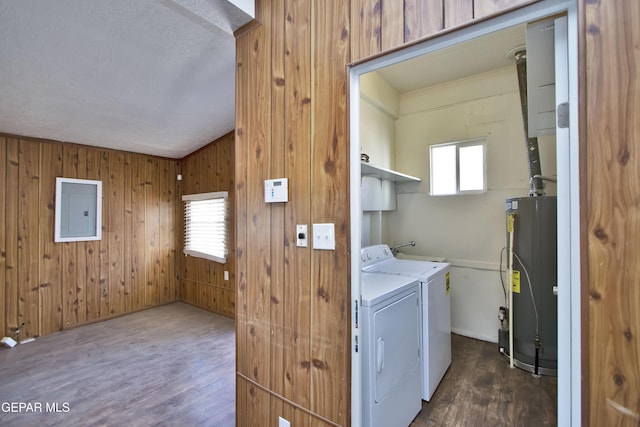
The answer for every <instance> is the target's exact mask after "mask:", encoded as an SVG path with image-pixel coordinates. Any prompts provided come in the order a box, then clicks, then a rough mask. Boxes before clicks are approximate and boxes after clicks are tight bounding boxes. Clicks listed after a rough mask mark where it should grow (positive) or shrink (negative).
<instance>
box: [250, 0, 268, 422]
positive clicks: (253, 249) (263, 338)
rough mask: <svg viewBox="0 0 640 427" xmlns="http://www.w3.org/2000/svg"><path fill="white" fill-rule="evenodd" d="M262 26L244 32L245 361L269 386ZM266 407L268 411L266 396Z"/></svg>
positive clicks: (265, 37) (252, 376)
mask: <svg viewBox="0 0 640 427" xmlns="http://www.w3.org/2000/svg"><path fill="white" fill-rule="evenodd" d="M262 14H263V15H262V19H263V21H262V22H263V26H262V27H259V28H257V29H256V30H255V31H252V32H251V33H250V35H249V36H250V39H251V42H250V43H251V46H252V50H251V51H250V57H249V70H248V76H247V80H248V81H249V82H251V84H249V85H248V88H249V90H250V93H249V94H248V96H249V98H250V99H251V100H252V103H253V106H252V107H251V108H249V109H248V110H247V123H248V126H247V129H246V132H247V141H248V143H249V149H248V151H247V154H248V156H247V159H246V160H245V161H246V162H247V163H248V171H247V172H248V174H247V193H246V196H247V200H248V202H247V210H248V212H247V216H248V217H249V221H248V223H247V234H248V236H251V237H250V239H251V244H249V245H247V247H246V253H247V258H248V259H249V260H251V262H249V263H248V264H247V321H248V322H247V323H248V324H247V327H248V329H249V334H248V336H247V358H248V371H247V374H248V376H249V378H250V379H252V380H254V381H256V382H258V383H259V384H264V385H267V384H269V383H270V378H271V377H270V375H271V357H270V356H271V352H270V348H269V347H270V335H271V331H270V326H271V325H270V301H271V298H270V295H271V239H272V234H271V230H270V224H271V209H270V207H269V206H268V205H267V204H265V203H264V190H263V186H264V180H265V179H268V178H275V177H274V176H272V175H271V167H270V162H269V160H270V154H271V122H270V121H271V117H272V115H271V80H272V76H271V61H270V57H271V55H270V53H271V52H270V49H271V38H270V30H271V28H270V27H271V26H272V24H271V14H270V10H269V8H264V9H263V10H262ZM266 408H267V410H268V398H267V405H266Z"/></svg>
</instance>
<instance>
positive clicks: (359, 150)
mask: <svg viewBox="0 0 640 427" xmlns="http://www.w3.org/2000/svg"><path fill="white" fill-rule="evenodd" d="M543 3H546V2H543ZM558 17H560V18H562V19H561V20H560V21H556V18H558ZM544 20H551V22H553V23H555V30H554V31H555V33H556V35H555V37H554V38H553V40H554V42H553V43H554V44H553V46H552V50H551V53H550V55H552V56H553V57H554V59H555V61H554V60H553V59H552V67H553V68H554V70H555V73H554V87H553V88H552V89H551V90H552V92H553V106H554V107H555V106H556V105H558V104H564V105H563V107H562V108H566V111H568V113H569V114H568V117H570V118H574V119H573V120H574V122H572V121H571V120H572V119H568V121H567V123H562V124H561V126H560V127H558V126H556V125H555V117H556V112H555V111H554V112H553V113H552V120H553V123H554V124H553V129H552V130H551V131H547V132H545V131H542V132H540V133H539V136H538V139H539V142H540V149H539V151H540V160H539V164H541V165H542V168H543V171H542V173H538V174H537V175H542V176H543V177H544V178H545V180H544V181H545V182H544V185H545V190H544V191H546V192H547V194H551V195H552V196H555V197H557V231H558V234H557V266H558V272H557V281H558V284H557V286H558V289H559V291H558V295H557V307H558V308H557V314H558V327H557V334H558V339H557V341H558V342H557V354H558V356H557V375H558V423H559V424H563V425H565V424H566V425H572V424H575V425H578V424H579V423H580V422H579V420H580V409H579V408H580V405H579V404H575V405H572V402H580V399H581V396H580V372H581V371H580V369H581V368H580V311H579V308H580V306H579V287H580V277H579V241H578V229H579V223H578V221H577V218H579V215H578V190H579V182H578V167H577V162H578V159H577V152H578V140H577V132H571V131H570V130H571V129H577V124H576V122H575V121H576V119H575V118H576V117H577V112H576V111H574V110H576V109H577V102H576V100H577V65H576V62H577V61H576V58H577V40H576V39H575V34H576V30H575V27H576V25H577V22H576V11H575V10H574V5H573V3H572V2H555V4H554V5H549V4H545V5H544V6H540V5H537V6H535V5H534V6H532V7H528V8H524V9H520V10H518V11H515V12H512V13H510V14H507V15H504V16H501V17H499V18H495V19H493V20H489V21H485V22H482V23H480V24H476V25H473V26H470V27H467V28H464V29H461V30H459V31H454V32H451V33H448V34H445V35H443V36H441V37H437V38H434V39H431V40H427V41H425V42H423V43H420V44H416V45H413V46H410V47H408V48H405V49H403V50H399V51H395V52H392V53H390V54H387V55H384V56H381V57H378V58H375V59H373V60H371V61H368V62H363V63H357V64H352V66H351V67H350V109H351V111H350V129H351V147H350V148H351V158H350V164H351V224H352V232H351V247H352V265H351V269H352V295H361V288H360V285H361V284H360V262H361V261H360V249H361V247H362V246H366V245H369V244H376V243H390V244H402V242H404V241H416V246H415V247H409V248H407V250H406V251H404V252H405V254H404V256H406V257H412V256H413V257H421V256H423V257H432V258H445V259H446V260H447V262H451V264H452V266H453V267H452V268H454V269H457V271H458V273H455V272H453V273H452V277H457V278H458V279H459V280H458V283H455V282H454V283H453V284H452V286H453V288H452V295H453V298H452V309H451V311H452V329H453V332H454V333H460V334H462V335H466V336H470V337H473V338H477V339H481V340H485V341H489V342H496V343H497V341H498V325H499V323H498V320H497V317H498V308H499V307H500V306H502V305H503V304H505V305H507V306H508V301H505V300H506V299H507V294H508V292H507V289H505V286H504V284H501V277H502V278H503V279H504V277H505V274H504V270H505V268H506V267H505V264H503V262H504V261H503V259H502V257H501V248H503V247H504V246H505V245H506V234H507V233H506V227H505V223H506V215H505V201H506V199H508V198H509V197H513V196H518V195H521V196H526V195H527V193H528V192H529V191H530V187H531V186H530V183H531V181H532V180H531V177H530V175H529V174H528V173H527V170H526V169H527V161H528V155H527V154H528V153H527V138H526V137H525V136H524V135H525V133H524V129H523V118H522V114H521V106H520V99H519V95H518V89H517V85H518V82H517V75H516V74H517V71H516V64H515V59H514V58H513V55H514V52H511V51H512V50H517V48H519V47H528V46H523V45H526V44H527V43H526V42H527V40H526V39H527V37H526V33H527V28H528V26H529V25H528V24H529V23H533V22H539V21H544ZM510 55H511V57H510ZM492 61H493V62H492ZM505 61H506V62H505ZM508 61H512V62H511V64H509V63H508ZM496 63H497V64H498V65H496ZM553 63H554V64H553ZM514 85H515V86H514ZM514 87H515V89H514ZM545 90H547V91H548V90H549V88H546V89H545ZM570 101H573V102H570ZM425 103H426V104H425ZM543 110H544V108H543ZM543 112H544V111H543ZM541 115H542V114H541ZM363 117H366V118H367V119H368V122H367V123H366V124H365V125H363V122H362V120H363ZM547 118H548V117H547ZM512 119H513V120H512ZM544 126H545V123H544V120H542V123H541V124H540V127H541V128H544ZM529 136H530V135H529ZM476 141H480V142H476ZM458 142H461V143H462V144H460V146H462V147H465V146H469V144H472V145H473V144H484V145H483V147H485V149H486V152H485V155H486V157H484V167H485V169H486V170H485V173H486V175H485V183H484V185H485V187H484V188H483V190H482V191H477V192H476V194H469V195H465V194H453V195H448V196H436V195H434V193H433V187H432V185H433V183H432V182H431V181H432V180H433V176H432V172H433V171H432V170H431V169H432V165H431V164H430V153H431V152H432V151H431V150H430V147H432V146H438V145H443V144H451V143H458ZM465 144H466V145H465ZM545 165H546V166H545ZM546 178H551V179H548V180H547V179H546ZM458 179H459V178H458ZM554 181H555V182H554ZM514 192H515V193H518V194H514ZM572 218H573V220H572ZM485 254H487V255H486V256H485ZM401 256H402V255H401ZM523 283H524V281H523ZM455 286H458V288H455ZM355 299H356V300H357V298H355ZM356 305H357V302H356ZM355 315H356V314H355V312H352V318H355ZM456 329H457V330H456ZM358 333H359V331H358V330H357V328H356V327H354V328H353V331H352V337H353V340H354V342H355V341H357V339H359V336H358ZM353 348H356V347H353ZM496 351H498V350H497V345H496ZM361 357H362V355H361V354H360V353H359V352H357V351H353V352H352V414H353V415H352V423H353V425H359V424H360V422H361V419H360V418H359V417H360V414H361V412H360V411H361V408H362V378H361ZM505 363H509V361H508V360H506V361H505Z"/></svg>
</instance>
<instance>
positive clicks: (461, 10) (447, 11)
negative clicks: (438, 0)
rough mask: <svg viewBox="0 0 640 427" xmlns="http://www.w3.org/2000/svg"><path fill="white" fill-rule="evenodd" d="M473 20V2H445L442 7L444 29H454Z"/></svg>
mask: <svg viewBox="0 0 640 427" xmlns="http://www.w3.org/2000/svg"><path fill="white" fill-rule="evenodd" d="M472 19H473V0H446V1H445V5H444V26H445V28H450V27H455V26H456V25H461V24H464V23H466V22H468V21H471V20H472Z"/></svg>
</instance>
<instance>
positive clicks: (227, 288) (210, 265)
mask: <svg viewBox="0 0 640 427" xmlns="http://www.w3.org/2000/svg"><path fill="white" fill-rule="evenodd" d="M234 163H235V161H234V135H233V133H229V134H227V135H225V136H223V137H221V138H219V139H217V140H216V141H213V142H212V143H210V144H209V145H207V146H205V147H203V148H202V149H200V150H198V151H197V152H195V153H193V154H191V155H189V156H187V157H186V158H184V159H182V161H181V166H180V168H181V169H182V171H183V180H182V181H181V183H180V185H181V187H182V188H181V194H196V193H207V192H215V191H227V192H228V195H229V199H228V203H229V212H228V214H229V221H228V227H229V230H228V235H227V237H228V254H227V262H226V264H221V263H218V262H214V261H209V260H206V259H203V258H197V257H192V256H189V257H184V256H183V255H182V253H181V251H179V252H180V253H179V254H178V256H179V260H180V261H179V264H180V266H179V270H180V272H181V273H180V276H181V277H180V281H179V282H180V296H179V298H180V300H182V301H185V302H188V303H190V304H193V305H196V306H198V307H202V308H204V309H206V310H210V311H213V312H215V313H219V314H223V315H225V316H229V317H233V316H234V315H235V298H234V295H235V290H234V282H233V281H232V280H234V278H235V253H236V252H235V246H236V245H235V188H234V177H233V175H234V170H235V165H234ZM176 167H177V165H176ZM176 170H177V169H176ZM174 176H175V174H174ZM169 184H170V183H169ZM176 188H177V187H176ZM179 203H180V218H179V221H178V223H179V231H176V233H174V234H175V235H176V236H182V234H183V233H184V228H183V223H182V217H183V203H182V201H180V202H179ZM178 233H179V234H178ZM225 271H228V272H229V277H230V280H228V281H225V280H224V272H225ZM174 292H175V291H174Z"/></svg>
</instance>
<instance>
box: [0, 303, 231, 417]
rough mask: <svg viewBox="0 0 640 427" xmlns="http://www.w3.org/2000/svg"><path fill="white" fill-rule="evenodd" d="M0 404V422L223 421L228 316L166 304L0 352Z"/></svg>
mask: <svg viewBox="0 0 640 427" xmlns="http://www.w3.org/2000/svg"><path fill="white" fill-rule="evenodd" d="M5 402H9V403H10V402H24V403H32V409H37V405H38V404H40V405H41V406H42V407H41V410H42V412H36V413H33V412H31V413H26V412H22V413H11V412H7V409H9V410H10V408H7V406H6V405H7V403H5ZM47 403H49V404H56V403H57V404H58V410H59V411H60V412H58V413H51V412H49V413H47V412H46V409H47V408H46V405H47ZM0 405H3V407H2V408H0V425H1V426H3V427H6V426H20V427H21V426H111V425H119V426H152V425H158V426H182V427H186V426H233V425H235V336H234V321H233V319H229V318H227V317H223V316H218V315H216V314H213V313H209V312H206V311H204V310H201V309H199V308H195V307H192V306H190V305H187V304H183V303H173V304H169V305H165V306H162V307H157V308H153V309H150V310H145V311H141V312H138V313H134V314H130V315H127V316H122V317H119V318H116V319H111V320H107V321H104V322H100V323H95V324H91V325H87V326H82V327H79V328H76V329H72V330H68V331H64V332H61V333H56V334H53V335H48V336H45V337H42V338H38V339H37V340H36V341H35V342H32V343H29V344H21V345H18V346H16V347H14V348H12V349H7V348H4V349H0ZM66 405H68V406H66ZM26 409H28V408H26ZM50 409H51V408H50ZM65 409H66V412H65Z"/></svg>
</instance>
